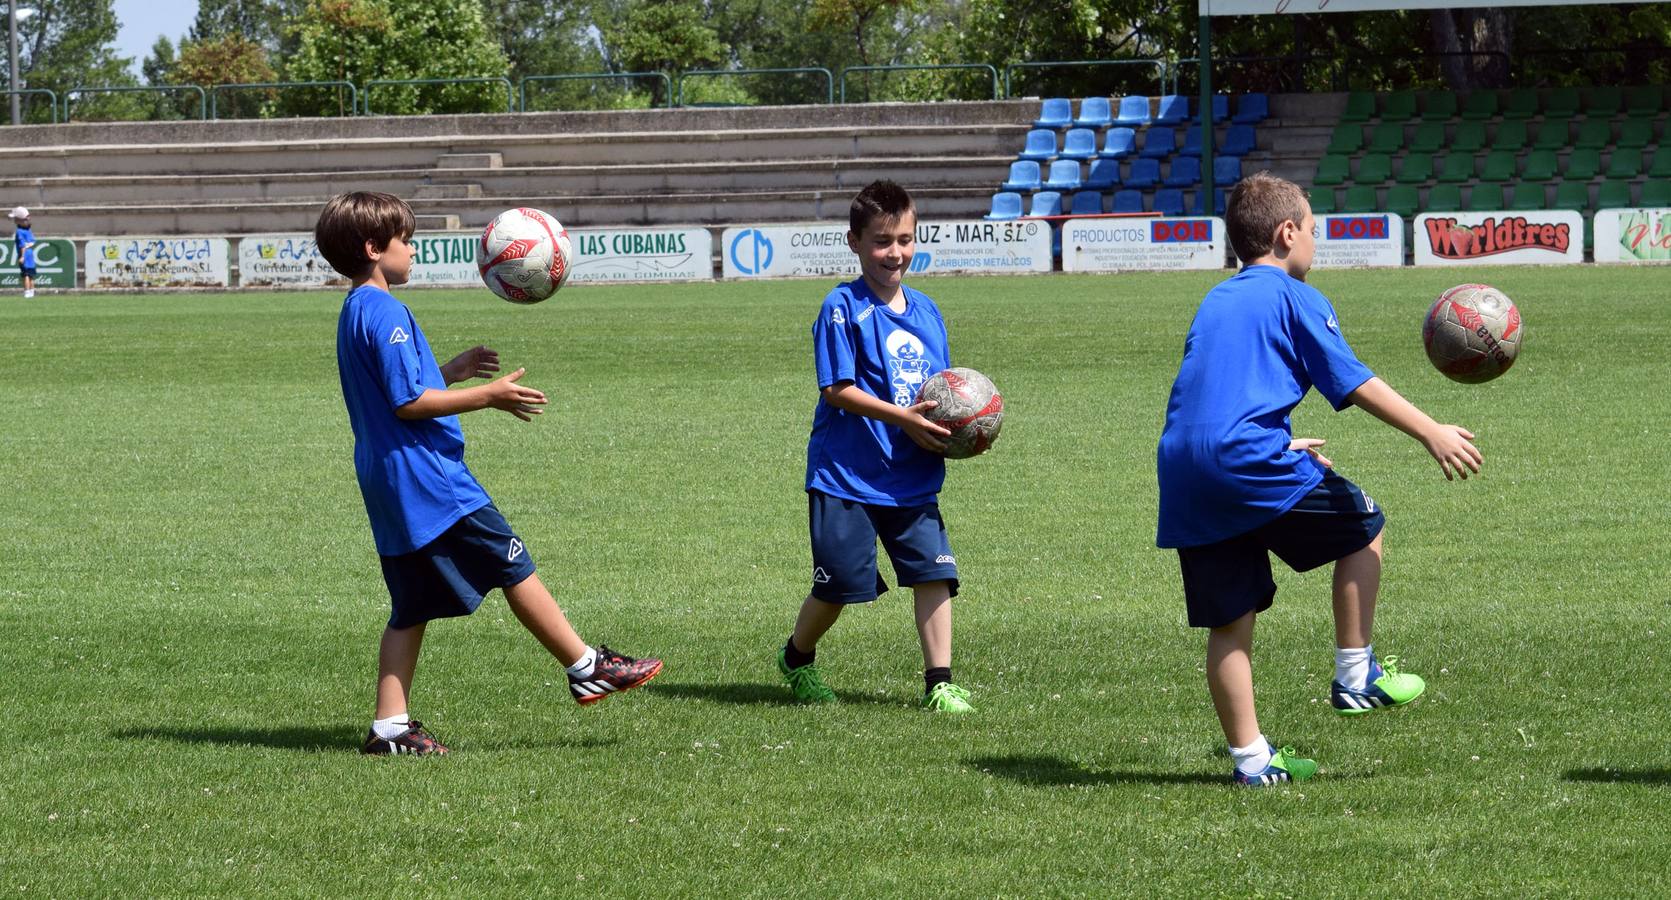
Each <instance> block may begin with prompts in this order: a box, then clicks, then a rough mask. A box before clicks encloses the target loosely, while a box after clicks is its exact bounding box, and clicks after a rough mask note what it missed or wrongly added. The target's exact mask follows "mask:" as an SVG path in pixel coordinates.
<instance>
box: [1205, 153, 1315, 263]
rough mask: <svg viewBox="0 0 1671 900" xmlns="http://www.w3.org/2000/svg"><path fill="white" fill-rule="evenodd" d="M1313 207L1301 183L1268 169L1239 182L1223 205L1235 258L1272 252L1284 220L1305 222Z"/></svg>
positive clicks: (1226, 228)
mask: <svg viewBox="0 0 1671 900" xmlns="http://www.w3.org/2000/svg"><path fill="white" fill-rule="evenodd" d="M1310 208H1311V206H1310V202H1309V201H1308V199H1307V198H1306V193H1305V191H1304V190H1303V189H1302V188H1301V187H1300V186H1299V185H1297V184H1295V183H1294V182H1292V181H1289V180H1288V179H1286V178H1278V177H1277V176H1275V175H1272V174H1271V173H1269V172H1258V173H1255V174H1253V175H1249V176H1247V177H1246V178H1243V179H1242V180H1241V181H1238V182H1236V186H1235V187H1233V188H1231V189H1230V196H1229V198H1228V199H1227V200H1226V201H1225V209H1224V230H1225V231H1226V232H1227V233H1228V234H1229V235H1230V246H1231V248H1232V249H1234V250H1235V251H1236V258H1237V259H1240V260H1241V261H1242V262H1244V263H1245V262H1249V261H1251V260H1255V259H1258V258H1259V257H1261V256H1267V255H1269V254H1270V252H1271V249H1272V247H1273V246H1274V242H1275V241H1276V230H1277V229H1278V228H1280V227H1282V223H1284V222H1293V223H1294V224H1295V225H1301V224H1303V223H1304V222H1305V214H1306V213H1307V212H1308V211H1310Z"/></svg>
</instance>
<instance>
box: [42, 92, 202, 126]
mask: <svg viewBox="0 0 1671 900" xmlns="http://www.w3.org/2000/svg"><path fill="white" fill-rule="evenodd" d="M174 91H195V92H196V93H197V118H198V120H199V121H202V120H203V119H206V118H208V113H209V100H208V95H207V94H205V93H204V91H203V89H202V88H201V87H198V86H197V85H195V84H157V85H151V86H149V87H93V86H84V87H73V88H70V90H69V92H68V93H66V94H64V121H66V122H68V121H69V120H70V104H71V103H73V102H75V101H76V100H78V99H80V98H81V97H82V96H83V95H86V94H139V93H151V94H155V93H170V92H174Z"/></svg>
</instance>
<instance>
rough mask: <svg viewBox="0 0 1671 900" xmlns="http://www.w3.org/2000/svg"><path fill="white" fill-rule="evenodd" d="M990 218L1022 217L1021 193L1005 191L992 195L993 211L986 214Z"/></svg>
mask: <svg viewBox="0 0 1671 900" xmlns="http://www.w3.org/2000/svg"><path fill="white" fill-rule="evenodd" d="M986 217H987V218H988V219H1019V218H1021V195H1020V194H1017V193H1016V192H1015V191H1004V192H1003V193H1001V194H993V195H992V212H989V213H987V214H986Z"/></svg>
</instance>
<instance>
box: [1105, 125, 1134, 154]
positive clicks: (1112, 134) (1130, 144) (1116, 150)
mask: <svg viewBox="0 0 1671 900" xmlns="http://www.w3.org/2000/svg"><path fill="white" fill-rule="evenodd" d="M1136 152H1137V132H1135V131H1133V130H1131V129H1130V128H1110V129H1108V136H1107V137H1106V138H1103V141H1102V152H1100V153H1098V154H1097V155H1098V156H1101V157H1103V158H1105V159H1124V158H1126V157H1128V156H1131V155H1132V154H1133V153H1136Z"/></svg>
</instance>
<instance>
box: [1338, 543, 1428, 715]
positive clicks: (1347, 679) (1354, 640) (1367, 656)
mask: <svg viewBox="0 0 1671 900" xmlns="http://www.w3.org/2000/svg"><path fill="white" fill-rule="evenodd" d="M1380 588H1381V535H1380V534H1377V535H1376V536H1375V540H1373V541H1370V543H1369V546H1367V547H1364V548H1363V549H1362V550H1359V551H1357V552H1355V553H1352V554H1350V555H1347V556H1344V557H1341V558H1340V560H1338V561H1337V562H1336V563H1335V566H1334V631H1335V646H1336V650H1335V676H1334V682H1333V683H1332V684H1331V685H1330V686H1329V704H1330V705H1331V706H1333V707H1334V708H1335V711H1336V712H1338V713H1340V714H1341V715H1343V716H1358V715H1363V714H1364V713H1369V712H1374V711H1375V710H1378V709H1390V708H1392V707H1394V706H1403V705H1404V704H1406V703H1409V702H1410V701H1411V700H1414V699H1416V698H1417V697H1419V696H1421V694H1422V692H1423V691H1425V690H1427V683H1426V682H1424V681H1423V680H1422V678H1421V676H1420V675H1412V674H1410V673H1408V672H1400V671H1398V667H1397V663H1398V657H1396V656H1389V657H1387V659H1386V661H1385V662H1384V663H1383V662H1382V661H1380V660H1378V659H1376V658H1375V651H1374V647H1373V646H1372V644H1371V641H1370V639H1371V632H1372V631H1373V629H1374V626H1375V598H1376V595H1377V594H1378V593H1379V591H1380Z"/></svg>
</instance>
